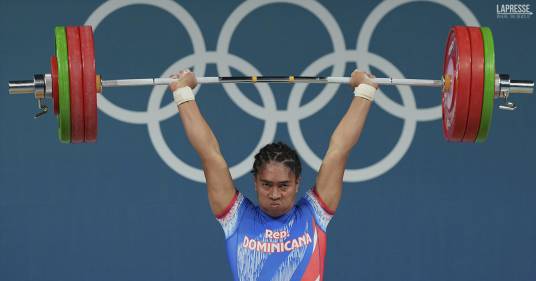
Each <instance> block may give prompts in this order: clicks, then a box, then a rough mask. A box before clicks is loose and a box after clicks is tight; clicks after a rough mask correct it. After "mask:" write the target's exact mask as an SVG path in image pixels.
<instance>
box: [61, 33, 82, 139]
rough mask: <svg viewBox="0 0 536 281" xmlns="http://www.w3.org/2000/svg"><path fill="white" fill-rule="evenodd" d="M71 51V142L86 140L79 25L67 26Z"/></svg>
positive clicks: (68, 45)
mask: <svg viewBox="0 0 536 281" xmlns="http://www.w3.org/2000/svg"><path fill="white" fill-rule="evenodd" d="M65 31H66V33H67V51H68V53H69V83H70V84H69V85H70V95H71V143H81V142H83V141H84V96H83V95H84V89H83V87H82V85H83V77H82V54H81V50H80V31H79V30H78V27H77V26H68V27H66V28H65Z"/></svg>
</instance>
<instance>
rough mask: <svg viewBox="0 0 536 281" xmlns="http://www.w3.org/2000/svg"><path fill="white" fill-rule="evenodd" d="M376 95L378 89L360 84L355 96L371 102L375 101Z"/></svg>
mask: <svg viewBox="0 0 536 281" xmlns="http://www.w3.org/2000/svg"><path fill="white" fill-rule="evenodd" d="M375 93H376V88H374V87H372V86H371V85H368V84H359V86H357V87H356V88H355V90H354V96H356V97H361V98H364V99H367V100H369V101H373V100H374V94H375Z"/></svg>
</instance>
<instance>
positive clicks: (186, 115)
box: [179, 101, 221, 162]
mask: <svg viewBox="0 0 536 281" xmlns="http://www.w3.org/2000/svg"><path fill="white" fill-rule="evenodd" d="M179 115H180V118H181V121H182V124H183V126H184V130H185V131H186V137H187V138H188V140H189V141H190V143H191V144H192V146H193V147H194V149H195V151H196V152H197V154H198V155H199V157H200V158H201V160H202V161H203V162H205V161H206V160H207V159H210V158H211V157H212V156H214V155H220V154H221V152H220V147H219V144H218V140H217V139H216V137H215V136H214V133H213V132H212V130H211V129H210V127H209V126H208V124H207V122H206V121H205V118H204V117H203V115H202V114H201V111H200V110H199V107H198V106H197V104H196V102H195V101H190V102H185V103H183V104H181V105H180V106H179Z"/></svg>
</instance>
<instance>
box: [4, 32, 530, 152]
mask: <svg viewBox="0 0 536 281" xmlns="http://www.w3.org/2000/svg"><path fill="white" fill-rule="evenodd" d="M54 34H55V43H56V52H55V55H53V56H52V57H51V58H50V65H51V73H47V74H35V75H34V78H33V80H18V81H10V82H9V94H11V95H18V94H33V95H34V97H35V99H36V100H37V105H38V108H39V110H40V111H39V112H38V113H37V114H35V118H38V117H40V116H42V115H43V114H45V113H47V112H48V106H47V105H46V104H45V100H47V99H52V102H53V109H54V113H55V115H56V116H57V119H58V138H59V140H60V141H61V142H62V143H83V142H95V141H96V140H97V124H98V122H97V94H98V93H102V90H103V88H107V87H127V86H147V85H167V84H169V83H170V82H172V81H173V78H144V79H121V80H104V79H102V77H101V76H100V75H98V74H97V72H96V67H95V49H94V39H93V29H92V27H91V26H67V27H63V26H58V27H56V28H55V29H54ZM197 81H198V83H199V84H216V83H218V84H219V83H349V81H350V77H313V76H242V77H238V76H233V77H197ZM373 81H374V82H375V83H377V84H379V85H409V86H424V87H438V88H441V93H442V102H441V104H442V106H441V108H442V120H443V122H442V124H443V126H442V127H443V135H444V137H445V139H446V140H448V141H452V142H473V143H474V142H484V141H485V140H486V139H487V137H488V134H489V129H490V125H491V119H492V113H493V101H494V99H495V98H504V99H505V103H504V104H501V105H500V106H499V108H500V109H503V110H515V108H516V105H515V104H514V103H513V102H511V101H508V98H509V96H510V94H532V93H533V89H534V82H533V81H530V80H511V79H510V77H509V75H508V74H497V73H496V72H495V50H494V44H493V36H492V32H491V30H490V29H489V28H488V27H472V26H454V27H452V28H451V29H450V31H449V34H448V37H447V44H446V46H445V50H444V60H443V75H442V77H441V79H440V80H426V79H398V78H374V79H373Z"/></svg>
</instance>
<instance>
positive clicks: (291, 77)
mask: <svg viewBox="0 0 536 281" xmlns="http://www.w3.org/2000/svg"><path fill="white" fill-rule="evenodd" d="M288 82H289V83H294V75H291V76H289V77H288Z"/></svg>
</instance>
